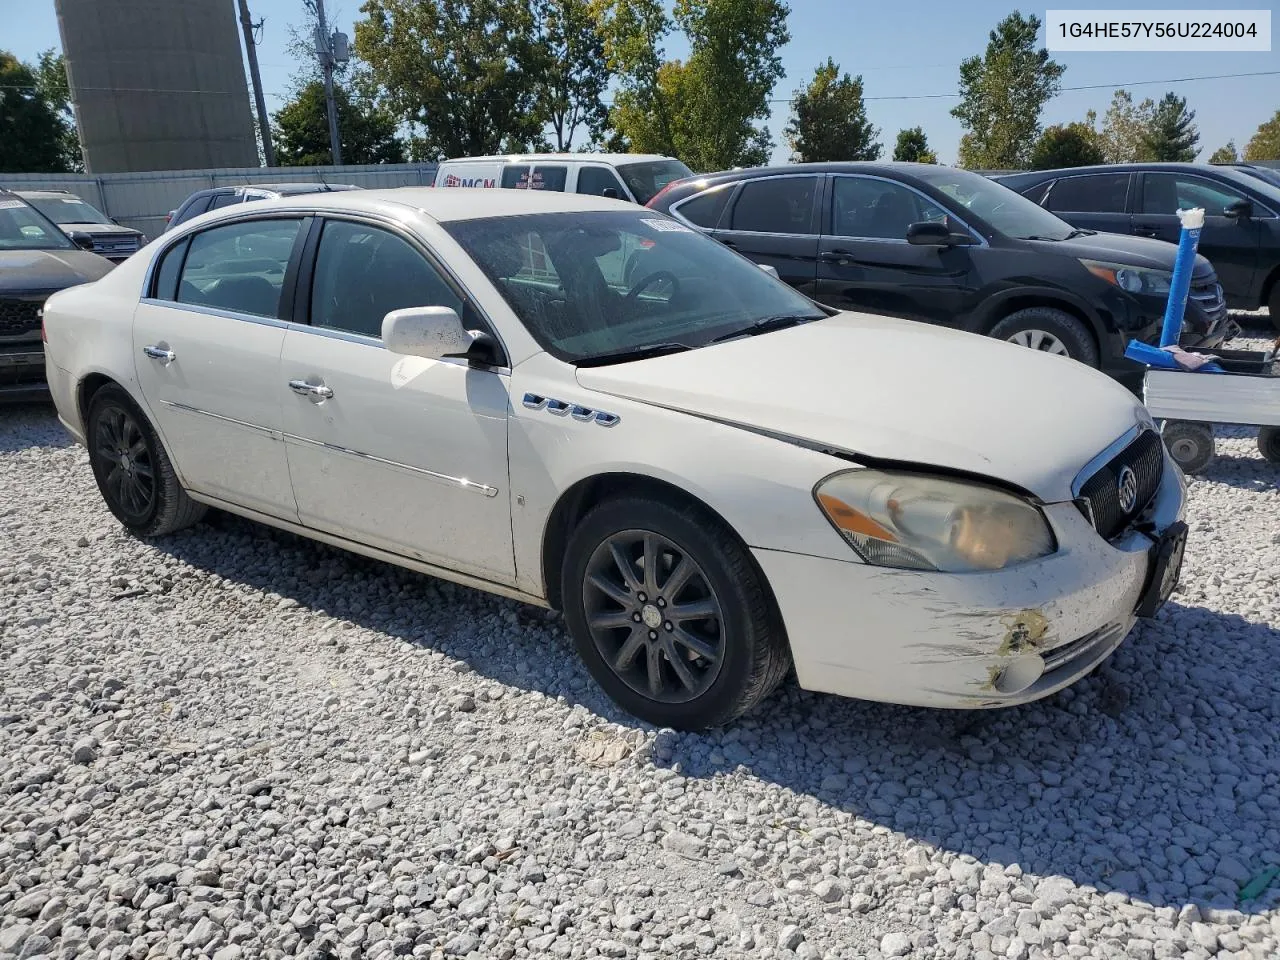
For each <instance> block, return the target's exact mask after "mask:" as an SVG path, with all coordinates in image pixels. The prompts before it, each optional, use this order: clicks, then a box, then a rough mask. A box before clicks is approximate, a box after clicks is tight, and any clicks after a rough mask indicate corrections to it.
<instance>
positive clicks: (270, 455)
mask: <svg viewBox="0 0 1280 960" xmlns="http://www.w3.org/2000/svg"><path fill="white" fill-rule="evenodd" d="M305 222H306V221H305V220H304V219H302V218H297V217H282V218H275V219H258V220H244V221H237V222H235V223H230V224H224V225H222V226H216V227H211V228H209V229H207V230H202V231H200V232H199V233H196V234H194V235H192V236H191V237H189V238H184V239H183V240H181V241H180V242H179V243H177V244H176V245H175V246H173V247H171V248H170V249H169V250H168V251H166V253H165V254H164V256H163V259H162V260H161V262H160V265H159V268H158V270H157V273H156V277H155V285H154V287H153V289H152V290H150V291H147V293H148V294H149V295H148V296H147V297H145V298H144V299H143V300H142V302H141V303H140V304H139V305H138V310H137V312H136V313H135V314H134V320H133V353H134V363H135V369H136V371H137V376H138V385H139V387H140V388H141V390H142V396H143V398H144V399H145V401H146V403H147V406H148V408H149V410H150V413H151V419H152V422H153V423H154V424H155V425H156V427H157V429H158V430H159V431H160V435H161V437H162V438H163V441H164V444H165V448H166V450H168V452H169V455H170V457H171V458H172V459H173V462H174V463H175V464H176V466H177V469H178V471H179V472H180V473H181V475H182V477H183V480H184V481H185V482H186V484H187V486H188V487H190V488H191V489H192V490H194V491H197V492H200V493H204V494H207V495H209V496H212V497H216V498H218V499H221V500H229V501H232V502H234V503H238V504H242V505H243V506H246V507H248V508H250V509H252V510H257V511H259V512H261V513H266V514H270V515H271V516H274V517H280V518H282V519H286V520H296V519H297V507H296V505H295V504H294V500H293V488H292V486H291V485H290V483H289V469H288V462H287V459H286V456H285V449H284V443H283V438H282V436H281V433H280V413H281V398H280V396H279V393H278V391H277V390H276V389H275V387H276V384H278V383H279V380H280V374H279V364H280V349H281V347H282V345H283V343H284V331H285V324H284V322H283V321H282V320H281V319H280V317H281V316H282V314H283V313H284V312H287V311H288V310H289V309H290V307H289V304H288V302H287V301H288V300H289V298H288V297H287V296H284V295H283V291H284V290H286V289H289V288H291V287H292V278H293V275H294V270H295V268H294V267H293V266H292V261H293V251H294V250H295V248H296V247H298V246H300V243H299V238H300V237H301V235H302V232H303V225H304V223H305Z"/></svg>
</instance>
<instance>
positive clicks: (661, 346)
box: [575, 341, 693, 367]
mask: <svg viewBox="0 0 1280 960" xmlns="http://www.w3.org/2000/svg"><path fill="white" fill-rule="evenodd" d="M692 349H693V348H692V347H691V346H689V345H688V344H687V343H676V342H674V341H670V342H667V343H651V344H649V345H648V346H644V347H633V348H630V349H627V350H615V351H613V352H612V353H597V354H596V355H595V356H592V357H583V358H582V359H581V360H578V361H575V362H576V364H577V366H579V367H603V366H605V365H607V364H610V363H627V362H628V361H631V360H646V359H648V358H649V357H661V356H665V355H666V354H668V353H681V352H683V351H685V350H692Z"/></svg>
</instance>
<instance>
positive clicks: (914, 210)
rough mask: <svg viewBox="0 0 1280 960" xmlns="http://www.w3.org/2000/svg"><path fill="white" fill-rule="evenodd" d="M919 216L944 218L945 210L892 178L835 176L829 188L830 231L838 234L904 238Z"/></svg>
mask: <svg viewBox="0 0 1280 960" xmlns="http://www.w3.org/2000/svg"><path fill="white" fill-rule="evenodd" d="M922 220H935V221H938V222H946V220H947V214H946V211H945V210H943V209H942V208H941V207H939V206H938V205H937V204H935V203H932V202H931V201H929V200H926V199H925V198H924V197H922V196H920V195H919V194H918V193H916V192H915V191H914V190H909V189H907V188H906V187H904V186H903V185H902V184H900V183H894V182H893V181H891V180H875V179H872V178H870V177H837V178H836V181H835V189H834V190H833V191H832V210H831V232H832V233H833V234H835V235H836V236H839V237H862V238H868V239H873V240H906V238H907V228H908V227H909V226H911V224H913V223H919V222H921V221H922Z"/></svg>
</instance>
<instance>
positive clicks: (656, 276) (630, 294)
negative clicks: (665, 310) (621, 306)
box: [622, 270, 680, 304]
mask: <svg viewBox="0 0 1280 960" xmlns="http://www.w3.org/2000/svg"><path fill="white" fill-rule="evenodd" d="M659 280H670V281H671V296H672V297H673V298H674V297H675V295H676V294H677V293H679V292H680V281H679V280H678V279H677V278H676V275H675V274H674V273H672V272H671V271H670V270H655V271H654V272H653V273H651V274H649V275H648V276H645V277H641V278H640V279H639V280H637V281H636V285H635V286H634V287H632V288H631V289H630V290H628V291H627V295H626V296H625V297H623V298H622V299H623V302H624V303H629V304H630V303H635V302H636V300H637V299H638V298H639V296H640V294H641V293H643V292H644V291H645V290H648V289H649V288H650V287H651V286H653V285H654V284H655V283H657V282H658V281H659Z"/></svg>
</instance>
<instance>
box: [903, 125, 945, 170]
mask: <svg viewBox="0 0 1280 960" xmlns="http://www.w3.org/2000/svg"><path fill="white" fill-rule="evenodd" d="M893 159H894V160H897V161H899V162H901V163H937V162H938V155H937V154H936V153H934V152H933V151H932V150H931V149H929V138H928V137H926V136H925V135H924V128H923V127H908V128H907V129H906V130H899V131H898V140H897V142H896V143H895V144H894V145H893Z"/></svg>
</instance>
